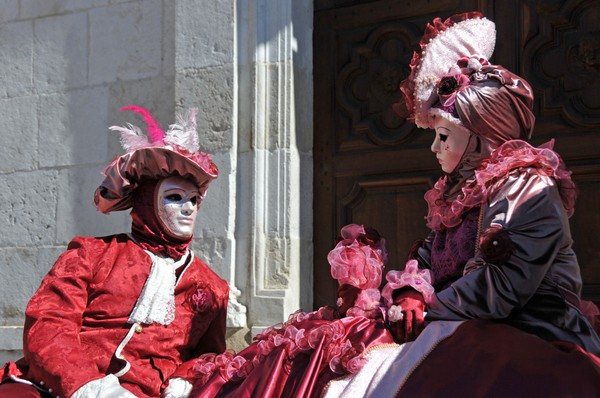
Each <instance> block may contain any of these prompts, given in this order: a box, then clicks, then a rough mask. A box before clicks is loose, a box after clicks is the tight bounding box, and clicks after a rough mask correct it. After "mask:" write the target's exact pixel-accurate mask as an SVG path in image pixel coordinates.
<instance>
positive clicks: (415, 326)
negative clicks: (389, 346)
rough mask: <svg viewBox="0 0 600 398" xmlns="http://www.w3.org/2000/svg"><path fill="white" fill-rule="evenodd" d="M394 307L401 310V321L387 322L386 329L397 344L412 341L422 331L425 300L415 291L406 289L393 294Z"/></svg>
mask: <svg viewBox="0 0 600 398" xmlns="http://www.w3.org/2000/svg"><path fill="white" fill-rule="evenodd" d="M394 305H396V306H400V307H401V308H402V315H403V316H402V319H399V320H398V321H396V322H391V321H388V329H389V330H390V333H391V334H392V336H394V340H395V341H396V343H398V344H402V343H406V342H409V341H413V340H414V339H416V338H417V336H418V335H419V334H420V333H421V332H422V331H423V328H424V327H425V319H424V314H423V312H424V311H425V299H424V298H423V295H422V294H421V293H419V292H417V291H416V290H414V289H412V288H410V287H406V288H402V289H398V290H397V291H395V292H394Z"/></svg>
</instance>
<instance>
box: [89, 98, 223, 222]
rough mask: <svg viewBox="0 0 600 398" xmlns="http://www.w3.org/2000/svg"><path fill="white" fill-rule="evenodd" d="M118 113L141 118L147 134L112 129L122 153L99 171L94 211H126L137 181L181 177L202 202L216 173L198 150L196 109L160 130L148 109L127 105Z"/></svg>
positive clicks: (207, 156) (131, 127) (129, 128)
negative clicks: (195, 189) (100, 179)
mask: <svg viewBox="0 0 600 398" xmlns="http://www.w3.org/2000/svg"><path fill="white" fill-rule="evenodd" d="M119 110H120V111H125V110H129V111H133V112H136V113H139V114H140V115H142V116H143V118H144V121H145V122H146V125H147V131H148V134H147V135H145V134H143V133H142V131H141V130H140V128H139V127H137V126H134V125H132V124H129V123H128V124H127V127H122V126H112V127H110V129H111V130H113V131H118V132H120V133H121V145H123V148H124V149H125V152H126V153H125V154H124V155H122V156H119V157H117V158H115V159H114V160H113V161H112V162H111V163H110V164H109V165H108V166H107V167H106V168H105V169H104V171H103V172H102V174H104V175H105V177H106V178H105V179H104V181H103V182H102V183H101V184H100V186H99V187H98V188H97V189H96V192H95V193H94V203H95V205H96V208H97V209H98V210H99V211H101V212H102V213H109V212H111V211H119V210H126V209H128V208H130V207H131V206H132V204H133V202H132V194H133V192H134V191H135V189H136V188H137V187H138V184H139V183H140V181H142V180H145V179H155V180H158V179H161V178H166V177H171V176H180V177H182V178H185V179H188V180H190V181H192V182H194V183H195V184H196V185H197V186H198V189H199V191H200V195H201V197H202V199H203V198H204V196H205V193H206V189H207V188H208V185H209V184H210V182H211V181H212V180H214V179H215V178H217V175H218V173H219V170H218V168H217V166H216V165H215V164H214V163H213V161H212V157H211V155H210V154H207V153H204V152H201V151H200V150H199V147H200V146H199V141H198V133H197V132H196V111H197V110H196V109H190V110H188V111H187V112H186V113H185V114H184V115H179V114H178V115H177V118H176V119H177V123H175V124H172V125H170V126H169V129H168V130H167V131H166V132H165V131H163V130H162V129H161V128H160V126H159V125H158V123H156V121H155V120H154V118H153V117H152V115H151V114H150V112H148V110H146V109H144V108H141V107H139V106H134V105H130V106H126V107H123V108H121V109H119Z"/></svg>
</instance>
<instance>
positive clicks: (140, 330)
mask: <svg viewBox="0 0 600 398" xmlns="http://www.w3.org/2000/svg"><path fill="white" fill-rule="evenodd" d="M143 330H144V328H143V327H142V325H137V326H136V327H135V332H136V333H137V334H140V333H142V331H143Z"/></svg>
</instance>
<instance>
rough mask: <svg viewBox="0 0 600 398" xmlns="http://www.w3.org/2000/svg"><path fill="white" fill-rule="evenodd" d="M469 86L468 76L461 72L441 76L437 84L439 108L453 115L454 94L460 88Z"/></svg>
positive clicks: (459, 90) (455, 94)
mask: <svg viewBox="0 0 600 398" xmlns="http://www.w3.org/2000/svg"><path fill="white" fill-rule="evenodd" d="M468 86H469V77H468V76H466V75H463V74H462V73H459V74H455V75H451V76H443V77H442V78H441V79H440V82H439V83H438V86H437V94H438V97H439V99H440V108H441V109H442V110H443V111H445V112H448V113H451V114H452V115H454V116H456V115H455V109H456V107H455V106H454V103H455V102H456V96H457V94H458V93H460V92H461V91H462V90H464V89H465V88H467V87H468Z"/></svg>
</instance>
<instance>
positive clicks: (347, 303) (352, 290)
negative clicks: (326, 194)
mask: <svg viewBox="0 0 600 398" xmlns="http://www.w3.org/2000/svg"><path fill="white" fill-rule="evenodd" d="M360 292H361V289H359V288H357V287H356V286H352V285H349V284H343V285H342V286H340V287H338V291H337V294H338V305H337V311H338V314H339V316H340V317H343V316H346V312H347V311H348V310H349V309H350V307H352V306H353V305H354V301H355V300H356V296H358V293H360Z"/></svg>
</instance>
